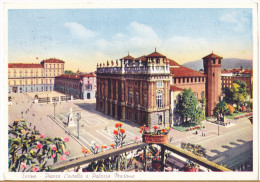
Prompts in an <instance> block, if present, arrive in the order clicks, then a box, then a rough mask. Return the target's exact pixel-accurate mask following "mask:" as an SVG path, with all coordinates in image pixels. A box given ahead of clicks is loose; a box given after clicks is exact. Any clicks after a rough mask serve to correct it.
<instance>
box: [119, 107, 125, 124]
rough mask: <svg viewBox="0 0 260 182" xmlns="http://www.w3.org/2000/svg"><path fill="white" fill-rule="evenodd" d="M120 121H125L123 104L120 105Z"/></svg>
mask: <svg viewBox="0 0 260 182" xmlns="http://www.w3.org/2000/svg"><path fill="white" fill-rule="evenodd" d="M121 112H122V113H121V119H120V120H121V121H125V106H121Z"/></svg>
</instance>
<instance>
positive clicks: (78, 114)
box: [77, 112, 81, 139]
mask: <svg viewBox="0 0 260 182" xmlns="http://www.w3.org/2000/svg"><path fill="white" fill-rule="evenodd" d="M80 119H81V113H80V112H78V113H77V129H78V139H79V120H80Z"/></svg>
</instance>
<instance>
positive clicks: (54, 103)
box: [53, 100, 57, 119]
mask: <svg viewBox="0 0 260 182" xmlns="http://www.w3.org/2000/svg"><path fill="white" fill-rule="evenodd" d="M56 106H57V102H56V100H55V101H54V102H53V107H54V119H55V107H56Z"/></svg>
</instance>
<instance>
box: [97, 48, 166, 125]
mask: <svg viewBox="0 0 260 182" xmlns="http://www.w3.org/2000/svg"><path fill="white" fill-rule="evenodd" d="M96 75H97V94H96V109H97V110H98V111H101V112H103V113H105V114H107V115H110V116H112V117H115V118H117V119H120V120H126V121H131V122H135V123H138V124H139V125H144V124H145V125H149V126H152V125H157V124H159V125H163V126H169V115H170V93H169V90H170V81H171V74H170V67H169V60H168V59H167V58H166V57H165V56H164V55H161V54H160V53H158V52H156V51H155V52H154V53H152V54H149V55H147V56H145V57H140V58H137V59H135V58H133V57H132V56H130V55H128V56H126V57H124V58H122V59H120V65H119V62H118V60H117V61H116V64H115V65H114V62H113V61H112V62H111V66H109V62H107V65H106V66H105V65H104V64H103V66H102V65H101V64H100V65H98V68H97V72H96Z"/></svg>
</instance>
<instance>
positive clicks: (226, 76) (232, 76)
mask: <svg viewBox="0 0 260 182" xmlns="http://www.w3.org/2000/svg"><path fill="white" fill-rule="evenodd" d="M252 75H253V71H252V70H246V69H243V68H240V69H232V70H222V71H221V81H222V88H225V87H228V88H231V86H232V83H233V82H234V81H236V80H240V81H243V82H245V83H246V85H247V90H248V92H249V94H250V96H251V97H252V90H253V77H252Z"/></svg>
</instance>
